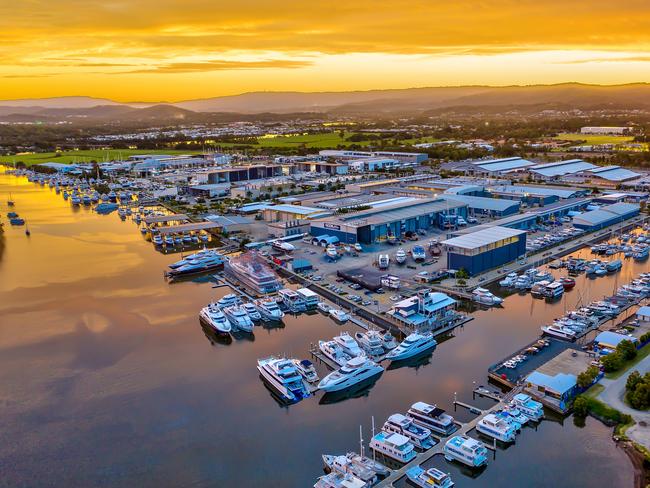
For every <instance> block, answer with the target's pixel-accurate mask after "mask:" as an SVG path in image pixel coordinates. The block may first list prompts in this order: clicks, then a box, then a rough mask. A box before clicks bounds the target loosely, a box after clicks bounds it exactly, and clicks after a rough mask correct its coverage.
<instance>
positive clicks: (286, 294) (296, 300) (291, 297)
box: [278, 288, 306, 313]
mask: <svg viewBox="0 0 650 488" xmlns="http://www.w3.org/2000/svg"><path fill="white" fill-rule="evenodd" d="M278 296H279V297H280V300H282V303H284V306H285V307H287V309H288V310H289V311H290V312H293V313H298V312H304V311H305V308H306V307H305V302H304V300H303V299H302V297H301V296H300V294H298V293H297V292H296V291H295V290H292V289H290V288H283V289H282V290H280V291H279V292H278Z"/></svg>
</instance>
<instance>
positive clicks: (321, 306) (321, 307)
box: [316, 302, 332, 313]
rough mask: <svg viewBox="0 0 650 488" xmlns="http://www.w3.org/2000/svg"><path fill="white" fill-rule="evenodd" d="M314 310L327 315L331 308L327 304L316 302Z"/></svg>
mask: <svg viewBox="0 0 650 488" xmlns="http://www.w3.org/2000/svg"><path fill="white" fill-rule="evenodd" d="M316 308H317V309H318V310H320V311H321V312H323V313H329V312H330V309H331V308H332V306H331V305H330V304H329V303H325V302H318V305H316Z"/></svg>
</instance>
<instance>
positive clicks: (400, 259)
mask: <svg viewBox="0 0 650 488" xmlns="http://www.w3.org/2000/svg"><path fill="white" fill-rule="evenodd" d="M395 262H396V263H397V264H404V263H405V262H406V252H405V251H404V249H402V248H401V247H400V248H399V249H398V250H397V252H396V253H395Z"/></svg>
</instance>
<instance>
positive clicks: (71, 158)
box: [0, 149, 197, 166]
mask: <svg viewBox="0 0 650 488" xmlns="http://www.w3.org/2000/svg"><path fill="white" fill-rule="evenodd" d="M192 153H197V151H187V150H184V151H177V150H173V149H151V150H146V149H109V150H106V149H96V150H89V151H63V152H60V153H52V152H51V153H35V154H17V155H15V156H0V163H13V162H14V161H15V162H19V161H22V162H23V163H25V164H26V165H28V166H31V165H34V164H41V163H50V162H54V163H65V164H69V163H76V162H88V161H92V160H95V161H97V162H100V163H101V162H102V161H111V160H114V159H126V158H128V157H129V156H134V155H137V154H192Z"/></svg>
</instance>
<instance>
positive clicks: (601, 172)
mask: <svg viewBox="0 0 650 488" xmlns="http://www.w3.org/2000/svg"><path fill="white" fill-rule="evenodd" d="M589 172H590V173H592V174H593V175H595V176H597V177H598V178H603V179H605V180H609V181H625V180H631V179H634V178H639V177H641V174H639V173H635V172H634V171H630V170H629V169H626V168H621V167H620V166H604V167H600V168H596V169H591V170H589Z"/></svg>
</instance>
